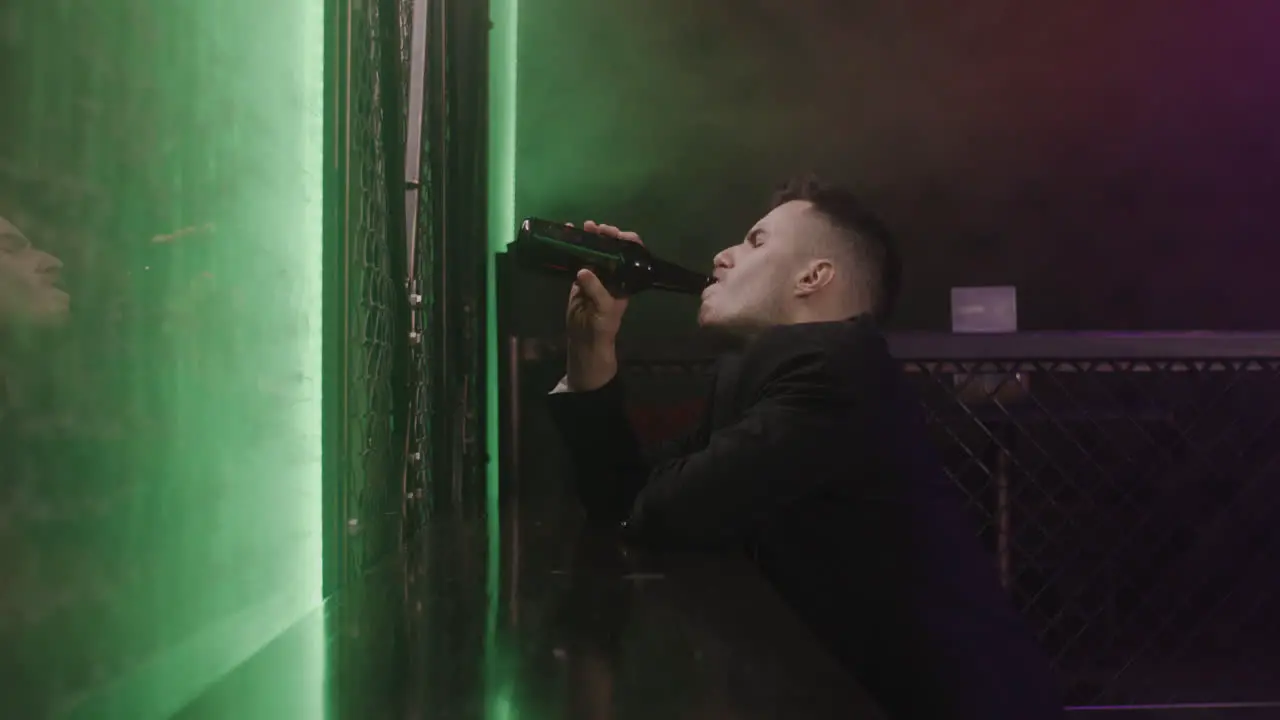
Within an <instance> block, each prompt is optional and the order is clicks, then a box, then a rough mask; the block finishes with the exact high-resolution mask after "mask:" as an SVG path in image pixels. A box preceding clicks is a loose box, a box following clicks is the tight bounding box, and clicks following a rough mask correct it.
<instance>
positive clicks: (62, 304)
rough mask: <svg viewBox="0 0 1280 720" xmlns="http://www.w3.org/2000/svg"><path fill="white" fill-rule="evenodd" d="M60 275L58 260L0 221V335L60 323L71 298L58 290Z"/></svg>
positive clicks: (15, 228)
mask: <svg viewBox="0 0 1280 720" xmlns="http://www.w3.org/2000/svg"><path fill="white" fill-rule="evenodd" d="M61 271H62V261H61V260H59V259H58V258H56V257H54V256H52V255H50V254H49V253H47V252H45V251H43V250H40V249H38V248H36V247H34V246H32V244H31V241H30V240H28V239H27V236H26V235H23V234H22V231H21V230H19V229H18V228H17V227H15V226H14V224H13V223H11V222H9V221H8V220H6V219H5V218H3V217H0V332H2V331H4V330H10V329H15V328H20V327H24V326H42V325H49V324H54V323H57V322H60V321H62V320H64V319H65V318H66V316H67V313H68V311H69V309H70V306H71V296H69V295H68V294H67V292H66V291H65V290H63V289H62V288H61V287H59V286H58V282H59V275H60V274H61Z"/></svg>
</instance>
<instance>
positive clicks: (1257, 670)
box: [525, 356, 1280, 705]
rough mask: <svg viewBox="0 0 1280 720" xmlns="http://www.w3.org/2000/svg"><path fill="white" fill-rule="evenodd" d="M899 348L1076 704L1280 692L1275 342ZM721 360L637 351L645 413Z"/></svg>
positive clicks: (677, 404) (632, 376) (1279, 422)
mask: <svg viewBox="0 0 1280 720" xmlns="http://www.w3.org/2000/svg"><path fill="white" fill-rule="evenodd" d="M916 357H917V358H919V357H921V356H916ZM903 364H904V368H905V370H906V371H907V376H908V377H909V378H910V380H911V382H912V383H913V384H914V385H915V386H916V387H917V390H918V392H919V396H920V400H921V405H922V408H923V410H924V414H925V416H926V418H927V420H928V427H929V428H930V432H931V433H932V435H933V439H934V444H935V446H936V447H937V448H938V450H939V452H940V453H941V456H942V460H943V464H944V466H945V468H946V471H947V473H948V475H949V476H950V477H951V478H952V480H953V481H954V482H955V483H956V485H957V487H958V488H960V489H961V490H962V491H963V493H964V494H965V496H967V498H968V508H969V511H970V512H971V513H972V517H973V519H974V528H975V532H977V533H979V534H980V535H981V536H982V538H983V539H984V541H985V543H986V545H987V547H988V548H989V549H990V552H991V553H992V556H993V561H994V562H995V563H997V565H998V567H999V570H1000V575H1001V579H1002V580H1003V582H1004V583H1005V586H1006V588H1007V589H1008V590H1009V592H1010V593H1011V595H1012V597H1013V598H1014V600H1015V602H1016V604H1017V605H1018V607H1019V609H1020V610H1021V611H1022V612H1023V613H1024V615H1025V616H1026V617H1027V618H1028V620H1029V622H1030V624H1031V625H1032V627H1033V628H1034V629H1035V631H1036V634H1037V636H1038V637H1039V639H1040V642H1041V643H1042V645H1043V647H1044V648H1045V649H1046V650H1047V651H1048V652H1049V654H1050V656H1051V658H1052V661H1053V663H1054V666H1055V668H1056V669H1057V671H1058V673H1059V676H1060V677H1061V678H1062V680H1063V683H1064V685H1065V686H1066V688H1067V690H1068V700H1069V701H1070V703H1071V704H1074V705H1143V704H1160V703H1170V704H1180V703H1181V704H1190V703H1224V702H1277V701H1280V683H1278V682H1277V674H1276V671H1275V668H1276V667H1278V666H1280V657H1277V650H1276V648H1277V647H1280V573H1277V572H1276V568H1277V567H1280V530H1278V529H1277V526H1276V524H1275V522H1274V520H1273V518H1274V517H1275V516H1276V515H1277V514H1280V359H1270V358H1252V359H1238V360H1214V359H1205V360H1187V359H1181V360H1134V359H1123V358H1117V359H1107V360H1054V359H1045V360H1019V361H982V360H966V361H949V360H945V359H941V360H923V359H913V360H907V361H904V363H903ZM546 365H547V368H548V370H547V372H548V373H549V374H548V375H547V377H548V378H550V377H552V375H554V374H557V373H558V372H559V370H558V367H560V365H559V361H557V360H555V359H550V360H548V361H547V363H546ZM541 367H542V366H541V365H540V364H531V365H530V366H529V367H528V368H527V369H526V370H525V372H526V374H529V373H536V372H537V370H536V369H535V368H541ZM709 367H710V365H709V364H708V363H707V361H706V360H703V359H697V358H689V359H683V360H681V359H671V360H663V361H657V360H650V361H642V362H630V363H627V365H626V366H625V368H624V371H625V372H626V373H627V375H628V378H629V385H630V386H631V387H632V388H633V390H634V391H635V395H636V397H638V398H639V397H643V398H645V400H644V403H645V404H644V406H642V407H637V408H636V414H637V416H638V417H640V418H644V417H663V418H666V419H664V420H663V421H662V423H661V424H662V425H663V426H665V427H666V429H668V430H669V429H670V428H671V427H673V426H676V425H679V424H680V423H677V422H674V421H672V420H671V418H669V417H667V415H668V414H669V413H665V414H664V409H665V410H669V411H671V412H677V411H680V410H682V409H684V410H685V411H687V412H696V407H695V406H693V405H691V404H690V403H689V401H690V400H691V399H692V398H694V397H697V396H698V394H699V392H700V389H701V388H703V387H704V381H705V377H706V373H707V372H708V370H709ZM530 392H535V391H534V390H531V391H530ZM537 392H545V389H541V388H540V389H539V390H537ZM530 402H532V400H531V401H530ZM686 406H688V407H687V408H686ZM641 429H642V430H645V429H647V430H648V431H649V432H650V433H653V434H654V436H653V437H650V438H648V439H649V440H653V441H657V440H662V439H665V437H666V436H665V435H663V434H662V432H661V430H662V428H659V427H647V428H644V427H642V428H641ZM530 432H531V433H532V432H533V430H530Z"/></svg>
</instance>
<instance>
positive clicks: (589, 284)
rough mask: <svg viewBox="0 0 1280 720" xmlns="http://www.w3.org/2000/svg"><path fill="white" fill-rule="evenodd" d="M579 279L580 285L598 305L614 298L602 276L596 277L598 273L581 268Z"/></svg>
mask: <svg viewBox="0 0 1280 720" xmlns="http://www.w3.org/2000/svg"><path fill="white" fill-rule="evenodd" d="M577 281H578V286H579V287H581V288H582V291H583V292H585V293H586V294H587V297H589V298H591V301H592V302H594V303H595V304H596V305H597V306H599V305H603V304H604V303H607V302H609V301H610V300H612V299H613V296H612V295H610V294H609V291H608V290H606V289H605V287H604V283H602V282H600V278H598V277H596V274H595V273H593V272H591V271H590V270H587V269H586V268H583V269H581V270H579V271H578V276H577Z"/></svg>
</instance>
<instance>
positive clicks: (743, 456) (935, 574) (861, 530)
mask: <svg viewBox="0 0 1280 720" xmlns="http://www.w3.org/2000/svg"><path fill="white" fill-rule="evenodd" d="M549 401H550V404H551V412H552V416H553V418H554V420H555V422H556V424H557V425H558V426H559V428H560V430H561V432H562V435H563V436H564V439H565V442H566V444H567V445H568V447H569V450H570V454H571V457H572V458H573V461H574V464H575V473H574V475H575V487H576V489H577V492H578V495H579V497H580V499H581V501H582V503H583V505H584V506H585V508H586V510H587V513H588V517H589V518H591V519H594V520H596V521H600V522H617V521H622V520H626V521H628V525H629V528H630V530H631V533H632V534H633V536H634V537H635V538H636V539H637V540H639V541H642V542H646V543H651V544H654V545H661V546H666V547H673V548H719V549H743V550H745V551H747V552H748V553H749V554H750V555H751V557H752V558H753V559H754V560H755V562H756V564H757V565H758V566H759V567H760V569H761V571H762V572H763V573H764V575H765V576H766V577H767V578H768V580H769V581H770V582H771V583H772V585H773V586H774V587H775V588H776V589H777V591H778V593H779V594H780V595H781V596H782V597H783V599H784V600H786V601H787V602H788V603H789V604H790V605H791V606H792V607H793V608H794V609H795V611H796V612H797V614H798V615H799V616H800V617H801V619H802V620H804V621H805V622H806V623H807V624H808V625H809V626H810V627H811V628H812V629H813V630H814V632H815V634H816V635H817V636H818V638H819V640H821V641H822V642H824V643H825V644H826V645H827V647H828V648H829V649H830V650H831V651H832V652H833V653H834V654H835V655H836V656H837V657H838V658H839V659H840V660H841V661H842V662H843V663H845V665H846V666H847V667H848V668H849V669H850V670H851V671H852V672H853V673H854V674H855V675H856V676H857V678H858V679H859V680H860V681H861V682H862V683H863V684H864V685H865V686H866V688H867V690H868V691H869V692H870V693H871V694H872V695H873V696H874V697H875V698H876V700H877V701H879V703H880V704H881V706H882V707H883V708H884V709H885V711H886V712H887V713H888V714H889V716H890V717H892V718H910V719H915V718H921V719H925V718H928V719H931V720H950V719H951V718H956V719H960V718H964V719H970V718H972V719H973V720H1002V719H1004V718H1009V719H1010V720H1040V719H1042V718H1058V717H1062V714H1063V713H1062V705H1061V698H1060V695H1059V691H1058V688H1057V687H1056V683H1055V682H1054V680H1053V677H1052V674H1051V671H1050V669H1049V664H1048V661H1047V659H1046V658H1045V657H1044V656H1043V654H1042V653H1041V652H1040V650H1039V649H1038V648H1037V647H1036V646H1035V643H1034V641H1033V639H1032V637H1031V634H1030V632H1029V630H1028V629H1027V628H1026V627H1025V626H1024V623H1023V621H1022V618H1021V617H1019V616H1018V614H1017V613H1016V611H1015V610H1014V608H1013V606H1012V604H1011V603H1010V601H1009V599H1008V597H1007V596H1006V594H1005V593H1004V591H1003V590H1002V589H1001V588H1000V586H999V582H998V580H997V576H996V573H995V568H994V562H993V560H992V558H990V557H989V556H988V555H987V554H986V552H985V551H984V550H983V549H982V547H981V545H980V544H979V541H978V539H977V528H976V527H974V526H973V524H972V523H971V522H969V520H968V518H967V517H966V516H965V514H964V510H963V505H962V499H961V497H960V494H959V491H958V490H957V488H955V486H954V485H952V484H951V483H950V482H949V481H948V479H947V477H946V474H945V472H944V471H943V467H942V464H941V462H940V461H939V459H938V458H937V456H936V455H935V452H934V450H933V448H932V447H931V446H930V443H929V442H928V441H927V439H926V435H925V430H924V426H923V422H922V420H921V416H920V413H919V404H918V401H917V399H916V398H915V397H914V394H913V393H912V392H911V391H910V389H909V388H908V386H907V384H906V382H905V379H904V378H903V376H902V374H901V370H900V367H899V365H898V363H897V362H896V361H895V360H894V359H893V358H892V357H891V356H890V354H889V351H888V347H887V344H886V343H885V340H884V338H883V336H882V335H881V334H880V333H879V331H878V330H877V329H876V327H875V324H874V323H873V322H872V321H871V320H870V319H869V318H865V317H862V318H856V319H854V320H852V321H847V322H833V323H811V324H803V325H790V326H780V327H776V328H773V329H771V330H769V331H768V332H766V333H764V334H763V335H761V336H760V337H757V338H756V339H755V340H753V341H752V343H751V344H750V345H748V346H747V348H746V349H745V351H744V352H742V353H740V354H736V355H730V356H727V357H726V358H725V359H724V361H723V362H722V363H721V365H720V367H719V370H718V372H717V375H716V381H715V385H714V389H713V391H712V393H711V397H710V399H709V407H708V412H707V415H706V418H705V419H704V421H703V423H702V424H701V426H700V427H699V428H698V430H697V431H696V432H694V433H693V434H692V436H690V437H689V438H687V439H685V440H684V441H682V442H679V443H674V444H672V446H670V447H668V448H665V449H663V451H662V452H660V454H659V456H658V457H655V458H651V459H645V458H644V457H643V456H642V454H641V451H640V448H639V446H638V445H637V441H636V438H635V435H634V433H633V432H632V431H631V428H630V426H629V424H628V421H627V419H626V416H625V413H624V405H623V403H624V392H623V387H622V382H621V380H620V379H617V378H615V379H614V380H613V381H611V382H610V383H609V384H608V385H606V386H605V387H603V388H601V389H599V390H596V391H592V392H585V393H554V394H552V395H551V396H550V397H549Z"/></svg>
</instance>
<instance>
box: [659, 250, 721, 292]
mask: <svg viewBox="0 0 1280 720" xmlns="http://www.w3.org/2000/svg"><path fill="white" fill-rule="evenodd" d="M649 264H650V267H652V268H653V277H652V285H651V287H653V288H654V289H655V290H666V291H668V292H677V293H684V294H686V295H701V294H702V291H703V290H706V289H707V288H708V287H709V286H710V285H712V284H714V283H715V278H712V277H709V276H707V275H703V274H702V273H699V272H694V271H693V270H689V269H688V268H683V267H680V266H679V265H676V264H675V263H671V262H667V261H666V260H659V259H658V258H653V259H651V260H650V261H649Z"/></svg>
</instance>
